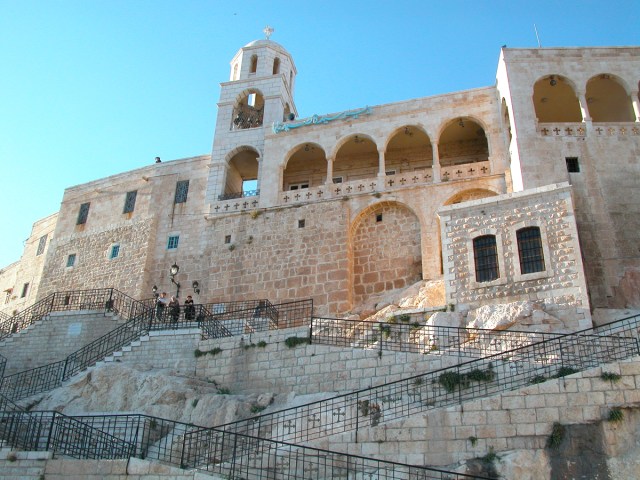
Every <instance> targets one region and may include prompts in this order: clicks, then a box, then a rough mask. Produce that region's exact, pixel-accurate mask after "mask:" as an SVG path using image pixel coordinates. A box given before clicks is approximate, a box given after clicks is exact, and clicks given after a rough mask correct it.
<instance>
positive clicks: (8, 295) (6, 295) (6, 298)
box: [4, 288, 13, 305]
mask: <svg viewBox="0 0 640 480" xmlns="http://www.w3.org/2000/svg"><path fill="white" fill-rule="evenodd" d="M12 293H13V289H12V288H9V289H7V290H5V291H4V303H5V305H6V304H7V303H9V302H10V301H11V294H12Z"/></svg>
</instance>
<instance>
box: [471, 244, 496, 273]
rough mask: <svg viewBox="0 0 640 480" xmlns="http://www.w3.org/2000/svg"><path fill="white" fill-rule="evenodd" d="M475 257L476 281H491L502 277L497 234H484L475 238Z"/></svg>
mask: <svg viewBox="0 0 640 480" xmlns="http://www.w3.org/2000/svg"><path fill="white" fill-rule="evenodd" d="M473 259H474V262H475V269H476V282H491V281H493V280H496V279H498V278H499V277H500V271H499V269H498V248H497V245H496V237H495V235H484V236H482V237H478V238H474V239H473Z"/></svg>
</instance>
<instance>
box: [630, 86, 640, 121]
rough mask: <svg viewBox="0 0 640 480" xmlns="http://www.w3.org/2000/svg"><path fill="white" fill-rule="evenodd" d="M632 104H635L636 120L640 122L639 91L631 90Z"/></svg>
mask: <svg viewBox="0 0 640 480" xmlns="http://www.w3.org/2000/svg"><path fill="white" fill-rule="evenodd" d="M631 104H632V105H633V112H634V113H635V115H636V119H635V121H636V122H640V102H639V101H638V92H631Z"/></svg>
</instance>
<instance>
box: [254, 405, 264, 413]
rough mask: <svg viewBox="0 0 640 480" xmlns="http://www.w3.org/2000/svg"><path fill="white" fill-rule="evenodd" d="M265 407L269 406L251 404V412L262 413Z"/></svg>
mask: <svg viewBox="0 0 640 480" xmlns="http://www.w3.org/2000/svg"><path fill="white" fill-rule="evenodd" d="M265 408H267V407H263V406H260V405H251V413H260V412H261V411H263V410H264V409H265Z"/></svg>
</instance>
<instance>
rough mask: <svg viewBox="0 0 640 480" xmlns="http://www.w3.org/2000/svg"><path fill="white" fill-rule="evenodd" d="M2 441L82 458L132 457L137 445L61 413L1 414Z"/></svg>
mask: <svg viewBox="0 0 640 480" xmlns="http://www.w3.org/2000/svg"><path fill="white" fill-rule="evenodd" d="M0 438H2V440H4V441H5V442H6V443H7V444H8V445H11V446H12V447H13V448H17V449H21V450H27V451H51V452H54V453H56V454H58V455H62V456H68V457H72V458H78V459H98V458H100V459H117V458H129V457H132V456H133V455H134V454H135V444H132V443H129V442H126V441H124V440H121V439H119V438H117V437H115V436H113V435H110V434H109V433H105V432H104V431H101V430H98V429H96V428H92V427H91V426H89V425H87V424H85V423H83V422H82V421H79V420H77V419H75V418H73V417H69V416H66V415H63V414H61V413H58V412H46V411H41V412H0Z"/></svg>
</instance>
